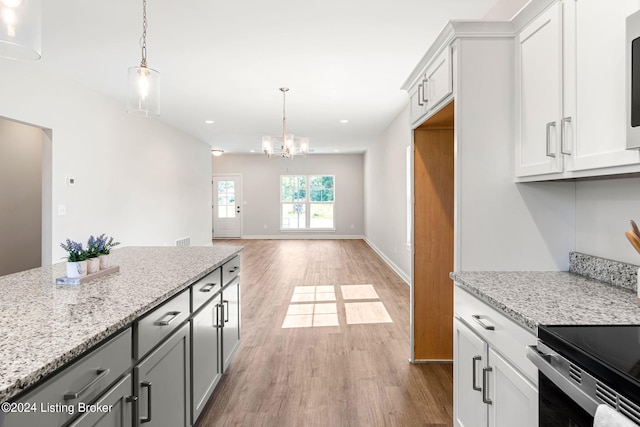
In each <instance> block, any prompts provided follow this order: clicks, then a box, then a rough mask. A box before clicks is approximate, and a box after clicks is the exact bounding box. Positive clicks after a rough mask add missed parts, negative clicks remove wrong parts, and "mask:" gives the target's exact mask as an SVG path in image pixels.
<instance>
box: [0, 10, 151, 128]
mask: <svg viewBox="0 0 640 427" xmlns="http://www.w3.org/2000/svg"><path fill="white" fill-rule="evenodd" d="M0 1H3V0H0ZM141 50H142V60H141V61H140V66H139V67H130V68H129V74H128V80H129V86H128V88H127V112H129V113H131V114H136V115H139V116H145V117H151V116H159V115H160V73H159V72H158V71H156V70H154V69H152V68H149V67H147V0H142V38H141Z"/></svg>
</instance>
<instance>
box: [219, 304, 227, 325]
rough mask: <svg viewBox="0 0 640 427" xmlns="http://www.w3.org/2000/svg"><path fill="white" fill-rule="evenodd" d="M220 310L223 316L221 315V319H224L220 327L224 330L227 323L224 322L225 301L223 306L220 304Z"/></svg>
mask: <svg viewBox="0 0 640 427" xmlns="http://www.w3.org/2000/svg"><path fill="white" fill-rule="evenodd" d="M220 310H222V315H220V318H221V319H222V322H220V327H221V328H224V323H225V322H226V320H224V317H225V312H224V311H225V310H224V301H223V302H222V304H220Z"/></svg>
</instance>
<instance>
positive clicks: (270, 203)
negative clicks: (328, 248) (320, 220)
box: [212, 141, 364, 238]
mask: <svg viewBox="0 0 640 427" xmlns="http://www.w3.org/2000/svg"><path fill="white" fill-rule="evenodd" d="M256 144H259V141H258V142H257V143H256ZM212 159H213V160H212V168H213V173H214V174H216V175H220V174H240V175H242V201H243V210H242V212H243V218H242V221H243V230H242V234H243V237H245V238H302V237H307V238H308V237H314V238H339V237H348V238H362V236H363V234H364V224H363V223H364V214H363V204H364V183H363V155H362V154H327V155H321V154H310V155H309V156H307V157H295V158H294V159H293V160H291V159H283V158H280V157H274V158H271V159H267V158H266V157H265V156H264V155H262V154H223V155H222V156H220V157H212ZM295 174H300V175H310V174H313V175H315V174H318V175H321V174H324V175H335V198H336V201H335V208H334V209H335V211H334V218H335V227H336V231H335V232H302V231H300V232H298V231H284V232H281V231H280V211H279V209H280V175H295ZM265 225H266V228H265ZM352 226H353V228H352Z"/></svg>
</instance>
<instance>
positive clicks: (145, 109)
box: [127, 0, 160, 117]
mask: <svg viewBox="0 0 640 427" xmlns="http://www.w3.org/2000/svg"><path fill="white" fill-rule="evenodd" d="M141 48H142V61H141V62H140V66H139V67H131V68H129V89H128V94H127V111H128V112H129V113H133V114H137V115H141V116H147V117H148V116H159V115H160V73H159V72H157V71H156V70H153V69H151V68H148V67H147V0H142V38H141Z"/></svg>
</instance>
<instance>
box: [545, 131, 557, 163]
mask: <svg viewBox="0 0 640 427" xmlns="http://www.w3.org/2000/svg"><path fill="white" fill-rule="evenodd" d="M552 127H556V122H549V123H547V157H555V156H556V153H552V152H551V128H552Z"/></svg>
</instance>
